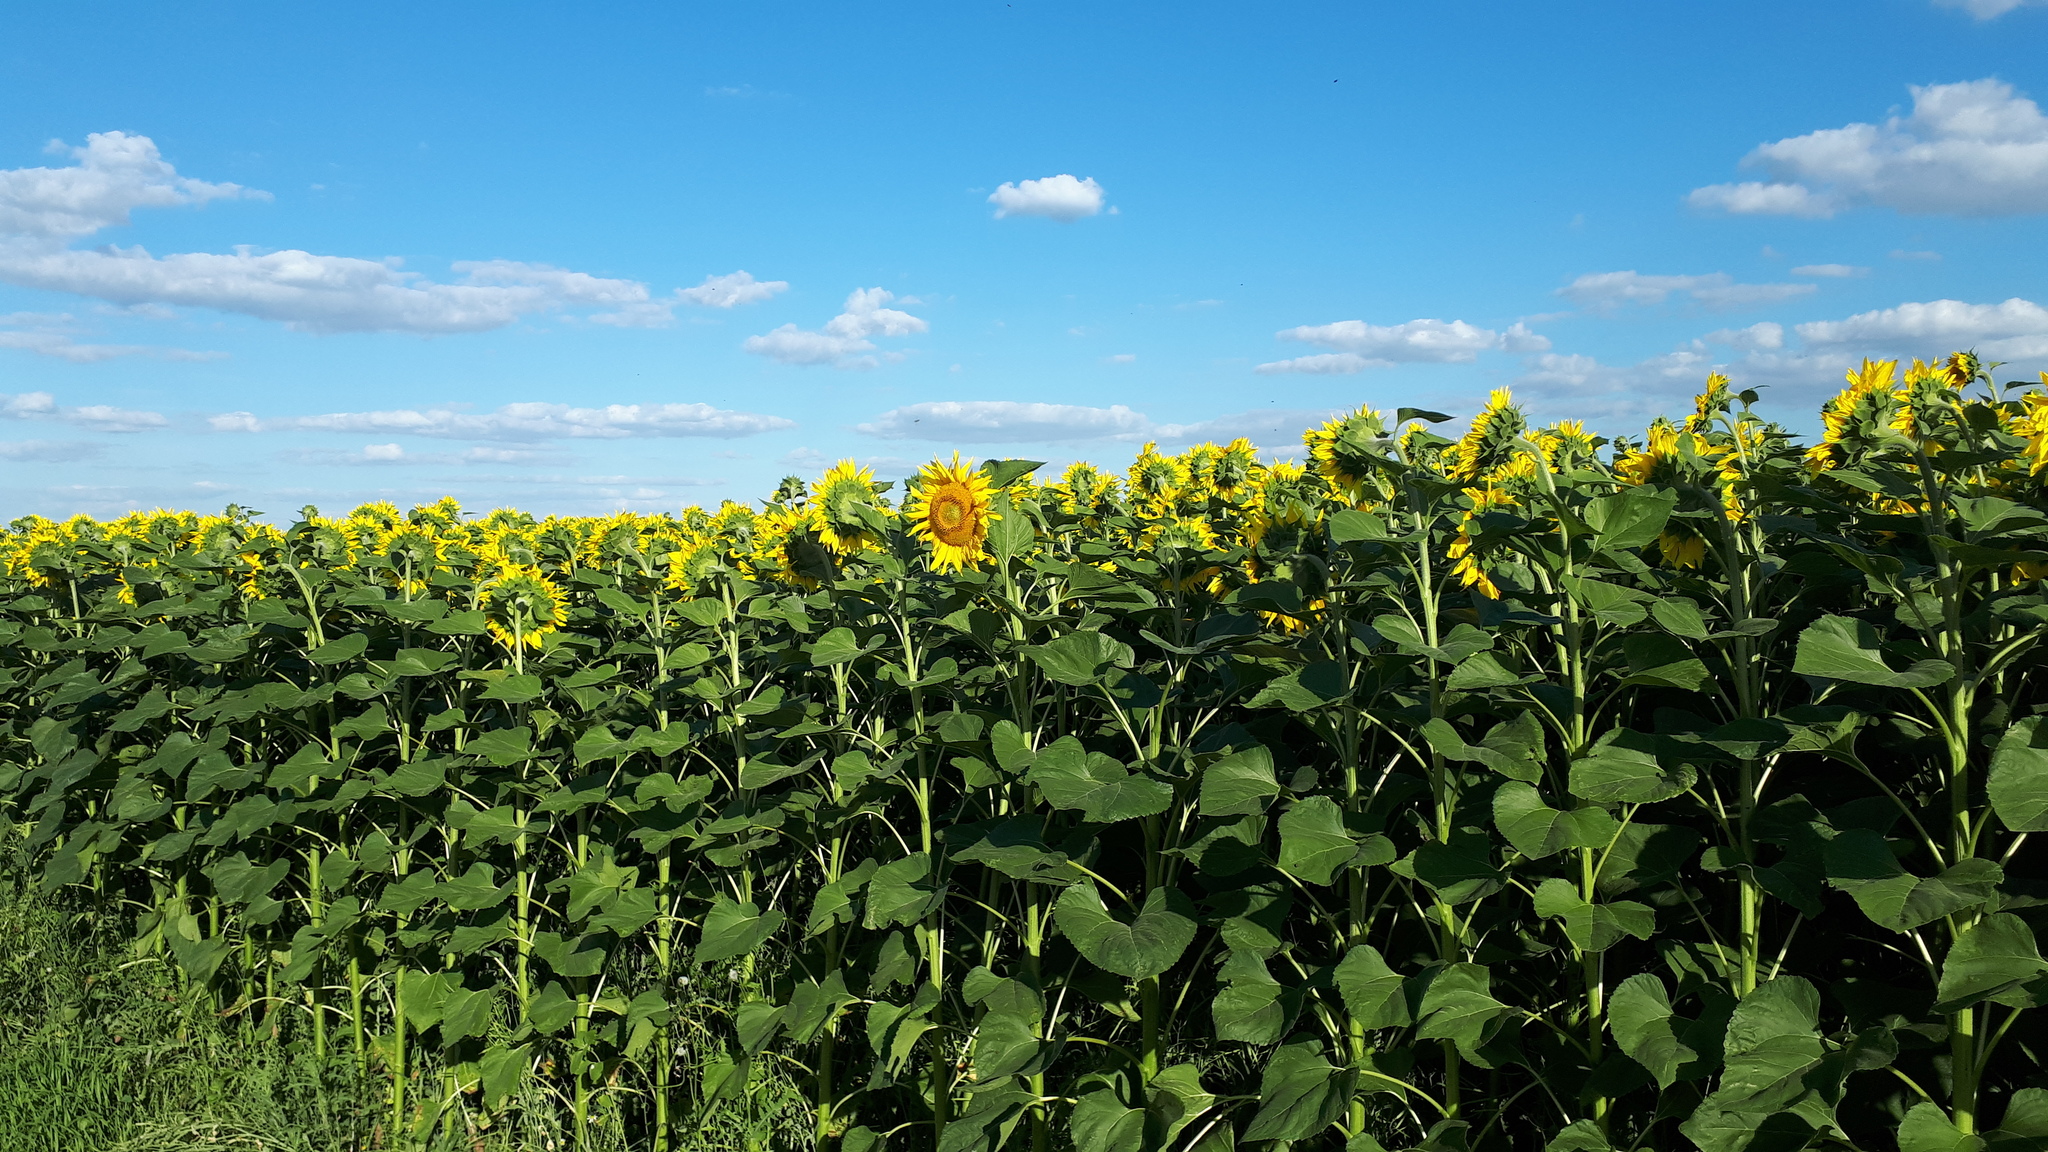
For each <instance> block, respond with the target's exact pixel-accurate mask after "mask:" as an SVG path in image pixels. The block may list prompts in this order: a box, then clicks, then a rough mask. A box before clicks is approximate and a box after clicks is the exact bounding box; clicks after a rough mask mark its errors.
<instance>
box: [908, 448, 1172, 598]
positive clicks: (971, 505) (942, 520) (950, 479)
mask: <svg viewBox="0 0 2048 1152" xmlns="http://www.w3.org/2000/svg"><path fill="white" fill-rule="evenodd" d="M1146 447H1147V448H1150V447H1151V445H1149V444H1148V445H1146ZM905 515H907V516H908V517H909V519H910V531H911V533H912V534H913V535H915V536H918V537H921V538H922V539H925V540H928V541H930V542H931V546H932V561H931V562H932V568H933V570H934V571H938V572H958V571H959V570H960V569H962V568H973V567H976V566H978V565H979V564H980V563H981V558H982V556H983V551H982V546H983V544H984V543H986V542H987V540H988V525H989V521H991V520H994V519H996V515H995V513H994V511H992V510H991V508H990V506H989V484H988V477H987V476H985V475H983V474H982V473H980V472H977V471H975V470H974V469H973V468H972V467H970V466H968V465H966V464H962V463H961V462H960V454H959V453H958V452H955V453H953V462H952V463H951V464H947V463H946V462H945V461H943V460H934V461H932V462H931V463H929V464H927V465H925V466H924V468H923V469H921V470H920V471H919V472H918V474H917V495H916V497H915V498H914V499H912V500H911V502H910V506H909V507H908V508H906V509H905Z"/></svg>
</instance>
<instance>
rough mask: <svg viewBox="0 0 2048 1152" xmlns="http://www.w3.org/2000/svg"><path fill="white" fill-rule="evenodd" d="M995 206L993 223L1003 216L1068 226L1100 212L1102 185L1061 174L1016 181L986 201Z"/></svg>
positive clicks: (1090, 179)
mask: <svg viewBox="0 0 2048 1152" xmlns="http://www.w3.org/2000/svg"><path fill="white" fill-rule="evenodd" d="M988 202H989V203H991V204H993V205H995V206H996V219H998V220H1001V219H1002V218H1003V217H1005V216H1043V217H1045V218H1046V219H1048V220H1058V221H1060V222H1061V223H1069V222H1072V221H1075V220H1079V219H1080V218H1081V217H1083V216H1093V215H1095V214H1096V213H1098V212H1100V211H1102V203H1103V191H1102V185H1100V184H1097V183H1096V182H1095V178H1094V177H1093V176H1090V177H1089V178H1087V179H1086V180H1077V179H1075V178H1074V177H1072V176H1069V175H1067V174H1066V173H1064V172H1062V173H1061V174H1059V175H1058V176H1047V177H1045V178H1044V179H1042V180H1020V181H1018V182H1016V183H1014V184H1008V183H1006V184H1003V185H1002V186H1001V187H998V188H997V189H996V190H995V191H994V192H991V193H990V194H989V197H988Z"/></svg>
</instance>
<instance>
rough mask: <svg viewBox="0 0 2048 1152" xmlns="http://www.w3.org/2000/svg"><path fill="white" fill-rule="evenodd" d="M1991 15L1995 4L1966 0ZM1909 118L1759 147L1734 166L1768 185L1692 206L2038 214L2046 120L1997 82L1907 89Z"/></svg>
mask: <svg viewBox="0 0 2048 1152" xmlns="http://www.w3.org/2000/svg"><path fill="white" fill-rule="evenodd" d="M1971 2H1973V3H1974V4H1975V7H1973V8H1972V11H1973V12H1979V14H1980V18H1981V17H1982V16H1984V15H1997V14H1998V12H1999V11H2007V10H2010V7H2011V5H2006V7H2003V8H2001V7H2000V5H2001V4H2003V3H2004V2H2005V0H1966V3H1971ZM1911 91H1912V93H1913V112H1912V114H1911V115H1910V116H1893V117H1890V118H1889V119H1887V120H1885V122H1884V123H1882V124H1863V123H1857V124H1849V125H1845V126H1843V127H1841V128H1825V129H1822V130H1820V131H1817V132H1809V133H1807V134H1806V135H1804V136H1794V137H1790V138H1788V139H1784V140H1777V141H1773V142H1771V143H1769V144H1763V145H1759V146H1758V147H1757V148H1756V149H1755V150H1754V151H1752V152H1751V153H1750V154H1749V155H1748V156H1746V157H1744V158H1743V161H1742V163H1743V166H1744V167H1748V168H1760V169H1763V170H1764V171H1765V172H1766V173H1768V174H1769V175H1770V177H1771V179H1772V181H1773V182H1772V183H1769V184H1757V183H1751V184H1716V185H1712V186H1709V187H1706V188H1700V189H1696V190H1694V192H1693V193H1692V194H1691V196H1690V197H1689V199H1690V201H1691V202H1692V203H1693V205H1694V206H1695V207H1701V208H1719V209H1722V210H1724V211H1729V212H1744V213H1759V214H1766V215H1802V216H1827V215H1831V214H1832V213H1834V212H1835V211H1837V210H1839V209H1841V208H1843V207H1847V206H1849V205H1852V204H1858V203H1867V204H1878V205H1883V206H1886V207H1890V208H1895V209H1897V210H1899V211H1901V212H1906V213H1913V214H1922V215H1926V214H1944V215H1958V216H2011V215H2019V214H2023V213H2036V212H2048V116H2043V115H2042V114H2041V109H2040V107H2039V106H2038V105H2036V104H2035V103H2034V102H2033V101H2032V100H2029V99H2027V98H2026V97H2024V96H2021V95H2018V94H2017V93H2016V92H2015V91H2014V90H2013V87H2012V85H2010V84H2007V83H2005V82H2004V81H2002V80H1995V79H1984V80H1970V81H1965V82H1963V83H1959V84H1930V85H1926V86H1914V87H1913V88H1912V89H1911Z"/></svg>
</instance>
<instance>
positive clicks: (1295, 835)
mask: <svg viewBox="0 0 2048 1152" xmlns="http://www.w3.org/2000/svg"><path fill="white" fill-rule="evenodd" d="M1357 852H1358V845H1357V843H1356V842H1354V841H1353V840H1352V839H1351V834H1350V833H1349V832H1348V831H1346V830H1345V828H1344V811H1343V809H1341V808H1339V807H1337V803H1336V801H1334V800H1331V799H1330V798H1329V797H1327V796H1309V797H1305V798H1303V799H1301V800H1297V801H1295V802H1294V804H1293V806H1291V807H1289V808H1288V809H1287V811H1285V812H1283V813H1281V814H1280V868H1281V870H1282V871H1284V872H1286V873H1287V874H1288V875H1290V876H1295V877H1299V878H1300V879H1303V880H1306V881H1308V882H1309V883H1311V884H1329V883H1331V882H1332V881H1333V880H1335V879H1336V876H1337V871H1338V869H1340V868H1342V867H1344V865H1346V864H1348V863H1350V861H1351V857H1352V856H1353V855H1355V854H1356V853H1357Z"/></svg>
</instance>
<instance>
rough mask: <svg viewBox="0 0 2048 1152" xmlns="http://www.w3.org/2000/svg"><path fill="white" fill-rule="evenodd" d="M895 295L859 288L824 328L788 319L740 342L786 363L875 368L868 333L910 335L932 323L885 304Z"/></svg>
mask: <svg viewBox="0 0 2048 1152" xmlns="http://www.w3.org/2000/svg"><path fill="white" fill-rule="evenodd" d="M895 299H896V297H895V294H894V293H891V292H890V291H888V290H887V289H885V288H856V289H854V290H853V292H852V294H851V295H849V296H847V298H846V307H845V310H844V311H842V312H840V313H839V315H837V316H834V317H833V318H832V319H830V320H828V321H826V322H825V326H824V327H823V328H822V329H808V328H798V327H797V326H796V325H794V324H784V325H783V326H782V327H780V328H777V329H775V330H774V331H772V332H768V333H765V334H763V335H760V336H749V337H747V339H746V340H745V341H744V342H743V343H742V344H741V345H740V347H741V348H744V349H745V350H747V351H749V352H752V353H754V354H755V355H756V356H766V357H768V358H769V359H770V360H775V361H778V362H780V363H783V364H798V365H817V364H830V365H832V366H833V367H836V368H873V367H875V366H876V365H877V364H879V363H880V361H878V360H877V359H876V358H875V357H873V356H867V355H863V353H867V352H872V351H874V350H875V344H874V342H873V341H872V340H871V339H869V338H870V337H873V336H890V337H900V336H910V335H913V334H915V333H919V332H924V331H926V330H928V329H929V328H930V325H928V324H926V323H925V322H924V321H923V320H921V319H919V318H918V317H916V316H912V315H911V314H910V313H908V312H904V311H901V310H899V309H896V308H889V307H885V305H887V304H888V303H889V302H890V301H892V300H895ZM905 303H908V301H905ZM890 355H892V356H900V354H895V353H892V354H890Z"/></svg>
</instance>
